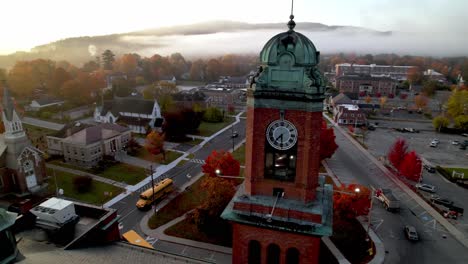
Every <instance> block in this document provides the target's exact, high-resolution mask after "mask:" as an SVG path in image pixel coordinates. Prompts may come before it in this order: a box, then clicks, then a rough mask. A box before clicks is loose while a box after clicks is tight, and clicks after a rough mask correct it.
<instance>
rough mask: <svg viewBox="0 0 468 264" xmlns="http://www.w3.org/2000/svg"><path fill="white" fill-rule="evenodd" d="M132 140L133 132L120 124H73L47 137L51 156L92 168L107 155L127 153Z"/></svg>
mask: <svg viewBox="0 0 468 264" xmlns="http://www.w3.org/2000/svg"><path fill="white" fill-rule="evenodd" d="M130 138H131V130H130V129H129V128H127V127H123V126H120V125H117V124H110V123H104V124H99V125H96V126H90V125H86V124H82V123H72V124H69V125H67V126H65V127H64V128H63V129H62V130H60V131H59V132H57V133H56V134H54V135H52V136H47V147H48V152H49V154H50V155H60V156H63V158H64V160H65V162H67V163H70V164H74V165H78V166H81V167H87V168H90V167H93V166H95V165H96V164H97V163H98V162H99V161H100V160H102V159H103V157H104V156H105V155H109V156H114V155H115V154H116V153H118V152H120V151H124V150H125V148H126V145H127V143H128V141H129V140H130Z"/></svg>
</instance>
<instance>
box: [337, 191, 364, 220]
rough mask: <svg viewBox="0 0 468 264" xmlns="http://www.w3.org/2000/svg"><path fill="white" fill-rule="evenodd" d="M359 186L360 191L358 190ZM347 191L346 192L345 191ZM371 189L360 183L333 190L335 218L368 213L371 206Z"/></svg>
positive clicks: (352, 216)
mask: <svg viewBox="0 0 468 264" xmlns="http://www.w3.org/2000/svg"><path fill="white" fill-rule="evenodd" d="M356 188H359V190H360V191H359V192H356ZM343 192H346V193H343ZM369 198H370V190H369V189H368V188H366V187H365V186H362V185H358V184H349V185H347V186H345V185H343V186H341V187H335V191H334V192H333V217H334V219H343V218H354V217H357V216H360V215H366V214H367V213H368V212H369V207H370V199H369Z"/></svg>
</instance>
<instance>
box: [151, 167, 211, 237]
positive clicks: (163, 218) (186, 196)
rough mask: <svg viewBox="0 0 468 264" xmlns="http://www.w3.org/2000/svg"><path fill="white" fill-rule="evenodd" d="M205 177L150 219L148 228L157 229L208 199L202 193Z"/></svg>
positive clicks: (204, 193)
mask: <svg viewBox="0 0 468 264" xmlns="http://www.w3.org/2000/svg"><path fill="white" fill-rule="evenodd" d="M204 177H206V176H203V177H201V178H200V179H198V181H196V182H195V183H194V184H192V185H191V186H190V188H189V189H188V190H187V191H185V192H183V193H181V194H179V195H178V196H177V197H176V198H174V199H173V200H172V201H171V202H170V203H168V204H167V205H166V206H164V207H163V208H161V210H159V211H158V213H157V214H156V215H153V216H151V217H150V219H149V221H148V226H149V227H150V228H151V229H156V228H158V227H160V226H162V225H164V224H165V223H167V222H169V221H171V220H172V219H175V218H177V217H179V216H181V215H183V214H185V213H186V212H188V211H190V210H192V209H195V207H197V206H198V205H199V204H200V203H201V202H202V201H203V200H204V199H206V197H207V193H206V192H200V191H199V190H200V189H201V186H200V185H201V183H202V181H203V179H204Z"/></svg>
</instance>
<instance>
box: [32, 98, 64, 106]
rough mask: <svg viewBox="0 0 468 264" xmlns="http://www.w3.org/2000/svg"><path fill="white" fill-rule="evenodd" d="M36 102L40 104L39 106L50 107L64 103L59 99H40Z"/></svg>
mask: <svg viewBox="0 0 468 264" xmlns="http://www.w3.org/2000/svg"><path fill="white" fill-rule="evenodd" d="M34 101H36V103H38V104H39V105H48V104H54V103H60V102H63V100H59V99H56V98H51V97H41V98H39V99H35V100H34Z"/></svg>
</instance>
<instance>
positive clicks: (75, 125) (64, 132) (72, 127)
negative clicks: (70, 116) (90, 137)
mask: <svg viewBox="0 0 468 264" xmlns="http://www.w3.org/2000/svg"><path fill="white" fill-rule="evenodd" d="M90 126H92V125H89V124H85V123H80V122H71V123H68V124H66V125H65V126H64V127H63V128H62V129H60V130H59V131H58V132H56V133H55V134H53V135H52V136H53V137H58V138H66V137H68V136H70V135H73V134H75V133H78V132H79V131H81V130H83V129H85V128H87V127H90Z"/></svg>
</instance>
